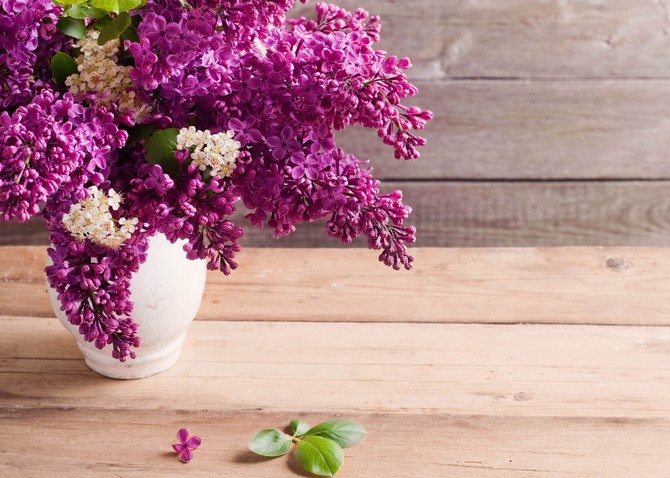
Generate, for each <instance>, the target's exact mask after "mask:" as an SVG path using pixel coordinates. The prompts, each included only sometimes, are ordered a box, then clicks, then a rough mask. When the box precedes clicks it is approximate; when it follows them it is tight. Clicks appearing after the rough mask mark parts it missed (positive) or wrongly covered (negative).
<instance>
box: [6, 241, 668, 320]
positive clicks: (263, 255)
mask: <svg viewBox="0 0 670 478" xmlns="http://www.w3.org/2000/svg"><path fill="white" fill-rule="evenodd" d="M3 252H4V253H3V254H2V255H0V271H2V276H1V281H2V282H1V283H2V287H0V314H5V315H27V316H41V317H53V311H52V308H51V305H50V303H49V300H48V297H47V294H46V292H45V288H46V286H45V283H44V276H43V273H42V271H41V268H42V265H43V264H44V261H45V256H46V254H45V251H44V250H43V249H40V248H36V247H16V248H10V249H5V250H4V251H3ZM414 252H415V255H416V266H415V268H414V270H412V271H410V272H407V271H399V272H396V271H393V270H390V269H388V268H386V267H384V266H382V265H381V264H379V263H377V262H376V261H375V257H374V253H372V252H371V251H367V250H361V249H337V250H335V249H316V250H315V249H282V250H279V249H246V250H243V252H242V253H240V255H239V264H240V267H239V269H238V270H236V271H235V272H233V274H231V275H230V276H228V277H225V276H223V275H222V274H220V273H217V272H210V273H209V276H208V279H207V287H206V290H205V297H204V300H203V304H202V306H201V308H200V312H199V314H198V318H199V319H205V320H217V319H225V320H241V321H254V320H261V321H348V322H445V323H454V322H459V323H464V322H465V323H471V322H477V323H512V324H513V323H520V322H522V323H544V324H549V323H575V324H584V323H587V324H612V325H624V324H631V325H670V300H669V297H668V296H669V294H670V256H669V255H668V254H666V253H665V252H664V250H661V249H644V248H562V249H551V248H545V249H510V248H504V249H431V248H417V249H415V251H414ZM27 298H29V299H27Z"/></svg>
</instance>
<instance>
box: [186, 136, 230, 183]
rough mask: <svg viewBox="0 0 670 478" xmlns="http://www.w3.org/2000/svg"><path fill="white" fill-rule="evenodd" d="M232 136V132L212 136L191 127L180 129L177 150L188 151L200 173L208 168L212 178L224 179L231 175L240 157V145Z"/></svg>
mask: <svg viewBox="0 0 670 478" xmlns="http://www.w3.org/2000/svg"><path fill="white" fill-rule="evenodd" d="M233 136H235V133H234V132H233V131H226V132H222V133H216V134H212V133H210V132H209V130H205V131H199V130H196V129H195V127H193V126H191V127H190V128H182V129H181V130H180V131H179V134H178V135H177V149H188V150H190V151H191V159H192V160H193V164H195V165H196V166H198V168H200V170H201V171H204V170H205V169H207V167H210V168H211V169H212V176H219V177H222V178H225V177H228V176H230V175H231V174H232V172H233V170H234V169H235V161H236V160H237V157H238V156H239V155H240V143H239V141H235V140H234V139H233Z"/></svg>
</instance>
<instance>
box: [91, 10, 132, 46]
mask: <svg viewBox="0 0 670 478" xmlns="http://www.w3.org/2000/svg"><path fill="white" fill-rule="evenodd" d="M130 24H131V20H130V15H128V14H127V13H126V12H123V13H121V14H119V15H118V16H117V17H116V18H115V19H114V20H112V21H111V22H109V23H108V24H107V25H105V27H104V28H103V29H102V30H101V31H100V36H98V45H104V44H105V43H107V42H108V41H112V40H115V39H117V38H119V37H120V36H121V34H122V33H123V32H124V31H126V28H128V27H129V26H130Z"/></svg>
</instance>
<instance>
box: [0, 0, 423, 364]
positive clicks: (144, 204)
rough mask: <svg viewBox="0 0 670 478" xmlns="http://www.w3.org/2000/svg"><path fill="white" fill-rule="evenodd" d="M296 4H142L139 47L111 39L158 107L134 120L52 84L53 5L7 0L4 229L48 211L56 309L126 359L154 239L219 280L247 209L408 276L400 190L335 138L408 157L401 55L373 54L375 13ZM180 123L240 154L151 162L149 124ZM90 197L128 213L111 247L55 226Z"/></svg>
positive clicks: (413, 150)
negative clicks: (229, 158) (345, 133)
mask: <svg viewBox="0 0 670 478" xmlns="http://www.w3.org/2000/svg"><path fill="white" fill-rule="evenodd" d="M292 5H293V0H275V1H267V0H245V1H240V0H191V1H189V3H188V4H185V3H184V2H180V1H179V0H148V1H147V2H146V5H145V6H144V7H143V8H141V9H139V10H136V11H134V12H131V14H132V16H133V17H134V18H135V19H136V20H137V19H139V21H138V22H137V21H136V22H135V25H136V27H137V28H136V35H137V36H136V37H134V38H133V40H134V41H131V40H125V41H121V42H120V45H122V47H120V48H122V50H123V51H120V54H119V55H118V57H119V58H121V59H122V60H120V61H125V62H126V63H125V65H130V67H131V68H130V70H129V77H130V78H131V79H132V82H133V86H132V88H133V91H134V93H135V94H136V95H137V97H139V98H141V99H142V101H144V102H145V103H146V104H148V105H150V107H151V115H150V116H149V117H148V118H147V119H144V120H143V121H144V123H143V124H142V125H140V126H137V125H136V124H135V123H136V118H135V116H134V112H133V111H132V110H131V111H128V110H127V109H124V110H123V113H122V112H121V111H120V109H119V108H117V107H116V106H115V105H112V106H108V107H105V106H100V105H97V104H96V102H95V101H94V100H93V99H94V98H95V96H96V95H100V94H105V92H100V91H91V92H87V93H85V94H78V95H76V96H75V95H73V94H71V93H69V92H68V88H67V87H66V86H65V85H63V84H60V85H59V84H57V83H56V82H55V80H54V78H52V77H51V71H50V69H49V67H48V65H49V62H50V60H51V58H52V57H53V56H54V54H56V53H57V52H66V53H70V52H76V51H77V50H76V49H73V41H72V40H71V39H69V37H66V36H65V35H63V34H61V33H60V32H58V31H56V27H55V25H56V23H57V22H58V18H59V16H60V15H62V14H63V10H62V8H61V7H56V6H54V5H53V4H52V3H51V2H50V1H48V0H38V1H32V2H28V1H24V0H0V33H1V34H2V35H1V36H0V107H1V109H0V218H2V219H3V220H9V219H17V220H20V221H25V220H27V219H29V218H30V217H32V216H35V215H38V214H39V215H42V216H43V217H44V219H45V220H46V221H47V224H48V226H49V230H50V238H51V242H52V247H51V248H50V249H49V255H50V257H51V260H52V265H50V266H48V267H47V270H46V272H47V276H48V280H49V283H50V284H51V286H52V287H53V288H54V289H56V291H57V292H58V296H59V299H60V301H61V304H62V309H63V310H64V311H65V313H66V314H67V316H68V318H69V320H70V322H71V323H73V324H75V325H77V326H79V330H80V332H81V334H82V335H83V336H84V337H85V338H86V340H88V341H90V342H93V343H95V345H96V346H97V347H99V348H103V347H105V346H107V345H111V346H112V355H113V356H114V357H116V358H118V359H119V360H121V361H124V360H126V359H127V358H128V357H134V356H135V352H134V351H133V350H132V349H133V348H134V347H137V346H139V344H140V339H139V335H138V334H141V330H139V331H138V329H137V325H136V324H135V323H134V321H133V320H132V309H133V305H132V301H131V297H130V289H129V286H130V281H131V278H132V274H133V273H134V272H136V271H137V270H138V268H139V267H140V265H141V264H142V262H144V260H145V257H146V252H147V244H148V238H149V237H151V236H152V235H154V234H157V233H162V234H164V235H165V236H166V237H167V238H168V239H169V240H170V241H172V242H174V241H177V240H185V241H186V245H185V246H184V249H185V254H186V255H187V257H188V258H190V259H205V260H207V262H208V267H209V268H210V269H217V270H220V271H222V272H223V273H224V274H229V273H230V272H231V270H234V269H235V268H236V267H237V263H236V262H235V255H236V253H237V252H238V251H239V250H240V244H239V241H240V239H241V237H242V235H243V229H242V227H240V226H239V225H236V224H235V223H233V222H232V221H231V217H232V216H233V214H234V213H235V211H236V206H237V204H238V202H240V201H241V202H242V204H244V206H245V207H246V208H247V209H248V211H249V212H248V214H247V215H246V216H245V217H246V219H247V220H248V221H249V222H250V224H251V225H252V226H256V227H265V226H267V227H269V228H271V229H273V231H274V235H275V236H276V237H280V236H284V235H287V234H290V233H291V232H293V231H294V230H295V228H296V226H297V225H299V224H301V223H304V222H312V221H316V220H318V219H324V222H325V232H326V234H327V235H329V236H331V237H334V238H338V239H339V240H341V241H342V242H344V243H349V242H351V241H352V240H353V239H354V238H356V237H359V236H364V237H365V238H367V242H368V245H369V247H370V248H371V249H375V250H378V251H380V255H379V259H380V261H382V262H383V263H384V264H386V265H389V266H391V267H393V268H394V269H400V268H403V267H404V268H406V269H409V268H411V266H412V261H413V258H412V256H411V255H410V254H409V253H408V250H407V245H408V244H411V243H413V242H415V229H414V228H413V227H411V226H408V225H406V224H405V220H406V219H407V218H408V216H409V214H410V212H411V209H410V208H409V207H408V206H406V205H405V204H403V201H402V193H401V192H400V191H394V192H391V193H390V194H381V193H380V190H379V182H378V181H377V180H376V179H374V177H373V176H372V168H371V167H369V165H368V163H367V161H363V160H360V159H359V158H356V157H355V156H353V155H351V154H347V153H346V152H345V151H343V150H342V149H341V148H339V147H337V145H336V144H335V139H334V132H335V131H336V130H340V129H343V128H345V127H347V126H349V125H354V124H358V125H361V126H363V127H366V128H372V129H374V130H376V131H377V134H378V136H379V137H380V138H381V140H382V141H383V142H384V143H386V144H388V145H389V146H391V147H392V148H393V151H394V154H395V157H396V158H404V159H413V158H417V157H418V156H419V153H418V150H417V148H418V147H420V146H422V145H423V144H425V140H424V139H423V138H421V137H420V136H417V135H416V134H415V133H414V131H416V130H420V129H422V128H423V127H424V126H425V124H426V122H427V121H428V120H429V119H430V118H431V116H432V115H431V113H430V112H429V111H425V110H421V109H420V108H418V107H415V106H406V105H404V104H403V103H402V102H403V101H404V100H406V99H407V98H409V97H411V96H414V95H415V94H416V93H417V89H416V87H414V86H413V85H412V84H411V83H410V82H409V81H408V80H407V76H406V75H405V71H406V70H407V69H408V68H409V67H410V61H409V60H408V59H407V58H396V57H394V56H389V55H387V53H386V52H384V51H382V50H375V49H374V45H375V43H376V42H377V41H378V40H379V38H380V22H379V18H378V17H376V16H371V15H369V14H368V13H367V12H366V11H364V10H362V9H358V10H356V11H355V12H348V11H347V10H344V9H342V8H339V7H336V6H333V5H327V4H317V5H316V13H315V16H314V18H312V19H307V18H298V19H290V20H289V19H287V18H286V17H285V15H286V13H287V12H288V10H289V9H290V8H291V7H292ZM86 24H87V25H88V26H89V27H90V26H91V24H95V20H90V19H89V20H88V21H87V22H86ZM80 71H81V70H80ZM189 126H194V127H195V128H197V129H198V130H200V131H203V130H209V131H211V132H212V133H219V132H226V131H232V132H233V133H231V134H233V135H234V140H235V141H236V142H237V143H239V155H238V156H237V158H236V164H235V167H234V169H233V170H232V173H231V174H230V175H226V176H217V175H212V174H208V172H207V171H203V170H202V168H198V167H196V166H195V165H194V162H193V161H192V158H191V157H190V155H191V154H192V153H191V151H190V150H188V149H186V150H177V151H175V152H174V158H173V160H172V162H169V163H161V162H158V163H156V161H151V162H150V161H148V153H147V150H148V148H147V147H146V145H147V142H146V140H145V139H144V138H146V134H144V135H142V134H139V135H138V134H137V133H138V132H141V129H142V128H144V129H145V130H146V129H147V128H148V129H149V131H151V130H163V129H166V128H177V129H179V128H186V127H189ZM147 134H148V133H147ZM133 136H135V137H134V138H133ZM91 186H96V187H98V188H101V189H103V190H108V189H110V188H113V189H114V190H115V191H118V192H120V193H121V194H122V195H123V202H122V204H121V206H120V208H119V210H118V211H115V215H116V216H117V219H118V218H120V217H132V218H137V219H139V223H138V224H139V227H138V228H137V230H136V231H135V232H134V233H133V235H132V237H130V238H129V239H127V240H126V242H124V243H123V244H122V245H121V246H120V247H118V248H106V247H103V246H100V245H97V244H94V243H92V242H90V241H78V240H75V239H74V238H73V236H72V235H71V234H70V233H69V232H68V230H67V229H66V228H65V227H64V223H63V215H64V214H66V213H68V211H69V210H70V207H71V206H72V205H73V204H75V203H77V202H79V201H82V200H84V199H86V198H87V197H89V192H88V188H90V187H91Z"/></svg>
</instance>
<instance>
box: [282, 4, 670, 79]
mask: <svg viewBox="0 0 670 478" xmlns="http://www.w3.org/2000/svg"><path fill="white" fill-rule="evenodd" d="M337 4H338V5H341V6H343V7H345V8H349V9H355V8H357V7H359V6H362V7H364V8H366V9H367V10H369V11H370V12H371V13H373V14H379V15H381V17H382V26H383V27H382V41H381V43H380V44H379V48H382V49H385V50H388V51H389V52H390V53H391V54H395V55H398V56H409V57H410V58H411V59H412V62H413V64H414V68H413V69H412V70H411V75H412V76H413V77H414V78H422V79H435V78H472V77H483V78H522V79H527V78H612V77H615V78H668V77H669V76H670V58H669V57H668V55H667V51H668V49H669V48H670V36H669V35H668V33H669V32H670V7H668V4H667V3H666V2H665V1H656V0H638V1H635V2H631V1H629V0H570V1H568V2H566V1H564V0H532V1H531V0H506V1H504V2H501V1H479V0H458V1H444V0H422V1H420V2H413V3H412V6H411V7H408V6H407V4H406V3H405V2H398V1H394V0H338V2H337ZM295 8H296V13H300V14H307V15H311V13H312V11H313V8H314V6H313V5H312V4H309V3H308V4H307V5H304V6H300V5H298V4H296V7H295Z"/></svg>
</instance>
